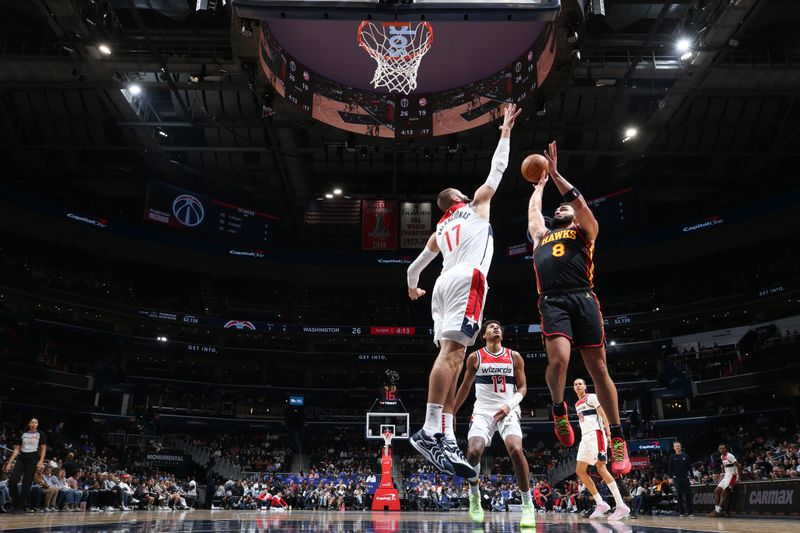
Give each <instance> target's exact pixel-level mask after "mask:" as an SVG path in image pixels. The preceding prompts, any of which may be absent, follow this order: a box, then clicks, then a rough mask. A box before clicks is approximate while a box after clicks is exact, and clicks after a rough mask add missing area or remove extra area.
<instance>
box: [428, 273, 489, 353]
mask: <svg viewBox="0 0 800 533" xmlns="http://www.w3.org/2000/svg"><path fill="white" fill-rule="evenodd" d="M488 290H489V286H488V285H487V284H486V276H484V275H483V272H481V271H480V270H478V269H477V268H473V267H472V266H470V265H456V266H454V267H453V268H451V269H450V270H448V271H447V272H445V273H443V274H442V275H441V276H439V279H438V280H436V285H434V287H433V296H432V298H431V314H432V315H433V342H435V343H436V345H437V346H438V345H439V342H440V341H441V340H442V339H447V340H451V341H455V342H457V343H459V344H463V345H464V346H472V345H473V344H475V339H476V338H477V336H478V332H479V331H480V330H481V322H482V320H483V305H484V304H485V303H486V293H487V292H488Z"/></svg>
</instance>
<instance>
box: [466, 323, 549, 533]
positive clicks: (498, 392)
mask: <svg viewBox="0 0 800 533" xmlns="http://www.w3.org/2000/svg"><path fill="white" fill-rule="evenodd" d="M483 340H484V342H485V346H484V347H483V348H481V349H480V350H477V351H475V352H472V353H471V354H469V357H467V369H466V371H465V372H464V379H463V380H462V381H461V386H460V387H459V389H458V392H457V393H456V400H455V402H456V403H455V410H454V412H455V413H457V412H458V409H459V408H460V407H461V406H462V405H463V403H464V401H465V400H466V399H467V396H468V395H469V391H470V389H472V384H473V383H474V384H475V407H473V409H472V417H471V418H470V424H469V435H468V439H469V448H468V449H467V461H469V463H470V464H471V465H475V468H476V469H477V468H478V467H479V466H480V464H481V457H483V451H484V450H485V449H486V447H487V446H489V445H490V444H491V443H492V437H494V434H495V433H496V432H499V433H500V437H501V438H502V439H503V442H504V443H505V445H506V450H508V456H509V457H510V458H511V463H512V464H513V466H514V474H515V475H516V476H517V480H518V483H519V490H520V492H521V493H522V521H521V522H520V527H535V526H536V513H535V511H534V508H533V502H532V501H531V486H530V481H529V478H530V476H529V472H528V460H527V459H526V458H525V451H524V450H523V449H522V428H521V427H520V416H521V413H520V408H519V403H520V402H521V401H522V399H523V398H524V397H525V394H526V393H527V392H528V384H527V381H526V378H525V361H524V360H523V359H522V357H521V356H520V355H519V353H517V352H515V351H513V350H509V349H508V348H504V347H503V344H502V343H503V327H502V326H501V325H500V322H498V321H496V320H489V321H487V322H486V325H485V326H484V330H483ZM469 485H470V498H469V514H470V518H471V519H472V520H473V522H477V523H481V522H483V509H482V508H481V496H480V488H479V487H478V474H477V472H476V474H475V475H474V476H473V477H472V478H470V479H469Z"/></svg>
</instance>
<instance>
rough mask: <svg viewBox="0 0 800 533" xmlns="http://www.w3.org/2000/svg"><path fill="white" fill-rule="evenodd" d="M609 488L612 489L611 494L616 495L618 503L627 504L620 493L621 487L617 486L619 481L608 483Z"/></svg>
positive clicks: (615, 499)
mask: <svg viewBox="0 0 800 533" xmlns="http://www.w3.org/2000/svg"><path fill="white" fill-rule="evenodd" d="M606 485H607V486H608V490H610V491H611V494H612V495H613V496H614V501H615V502H616V503H617V505H625V502H624V501H622V494H620V493H619V487H618V486H617V482H616V481H614V482H613V483H607V484H606Z"/></svg>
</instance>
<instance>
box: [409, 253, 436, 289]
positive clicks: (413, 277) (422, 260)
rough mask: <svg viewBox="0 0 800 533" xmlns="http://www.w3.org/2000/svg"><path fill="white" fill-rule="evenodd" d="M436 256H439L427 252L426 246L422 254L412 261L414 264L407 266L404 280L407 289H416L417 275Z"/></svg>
mask: <svg viewBox="0 0 800 533" xmlns="http://www.w3.org/2000/svg"><path fill="white" fill-rule="evenodd" d="M437 255H439V254H438V253H437V252H434V251H433V250H429V249H428V247H427V246H426V247H425V248H423V249H422V252H421V253H420V254H419V255H418V256H417V258H416V259H414V262H413V263H411V264H410V265H408V270H407V272H406V278H407V281H408V288H409V289H415V288H416V287H417V284H418V283H419V275H420V274H421V273H422V271H423V270H424V269H425V267H426V266H428V265H429V264H430V262H431V261H433V258H434V257H436V256H437Z"/></svg>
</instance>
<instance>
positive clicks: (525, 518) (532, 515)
mask: <svg viewBox="0 0 800 533" xmlns="http://www.w3.org/2000/svg"><path fill="white" fill-rule="evenodd" d="M519 527H520V529H524V528H531V527H532V528H535V527H536V510H535V509H534V508H533V502H531V503H529V504H528V505H524V504H523V506H522V519H521V520H520V521H519Z"/></svg>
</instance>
